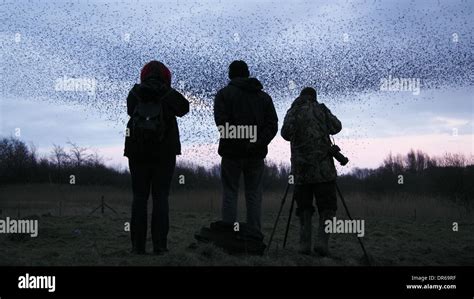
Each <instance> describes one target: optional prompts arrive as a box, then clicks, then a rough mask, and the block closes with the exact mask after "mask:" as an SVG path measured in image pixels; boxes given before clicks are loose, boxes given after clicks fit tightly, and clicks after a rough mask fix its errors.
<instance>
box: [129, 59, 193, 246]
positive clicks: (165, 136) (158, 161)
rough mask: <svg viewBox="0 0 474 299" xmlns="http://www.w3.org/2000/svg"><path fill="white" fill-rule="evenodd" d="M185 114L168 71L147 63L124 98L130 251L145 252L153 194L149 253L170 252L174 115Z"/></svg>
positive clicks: (177, 148) (176, 145)
mask: <svg viewBox="0 0 474 299" xmlns="http://www.w3.org/2000/svg"><path fill="white" fill-rule="evenodd" d="M188 112H189V101H188V100H187V99H186V98H185V97H184V96H183V95H182V94H181V93H179V92H178V91H176V90H175V89H173V88H172V87H171V72H170V70H169V69H168V68H167V67H166V66H165V65H164V64H163V63H162V62H160V61H156V60H153V61H150V62H148V63H147V64H146V65H145V66H144V67H143V68H142V70H141V72H140V84H135V85H134V86H133V88H132V89H131V90H130V92H129V94H128V97H127V113H128V115H129V116H130V120H129V121H128V123H127V129H126V138H125V150H124V156H126V157H128V160H129V167H130V174H131V177H132V191H133V202H132V217H131V223H130V233H131V240H132V252H133V253H136V254H145V253H146V250H145V248H146V236H147V201H148V197H149V194H150V190H151V195H152V199H153V211H152V219H151V235H152V241H153V252H154V253H155V254H163V253H165V252H167V251H168V246H167V239H168V231H169V205H168V195H169V190H170V186H171V179H172V176H173V172H174V169H175V166H176V155H180V154H181V143H180V138H179V129H178V124H177V121H176V117H177V116H178V117H182V116H184V115H185V114H187V113H188Z"/></svg>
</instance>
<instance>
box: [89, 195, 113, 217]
mask: <svg viewBox="0 0 474 299" xmlns="http://www.w3.org/2000/svg"><path fill="white" fill-rule="evenodd" d="M105 208H108V209H109V210H111V211H112V212H114V213H115V214H117V215H118V213H117V211H115V210H114V209H113V208H111V207H110V206H109V205H108V204H107V203H105V200H104V196H103V195H102V197H101V198H100V205H99V206H98V207H97V208H95V209H94V210H93V211H92V212H90V213H89V215H92V214H94V212H95V211H97V210H98V209H100V211H101V214H102V215H104V212H105Z"/></svg>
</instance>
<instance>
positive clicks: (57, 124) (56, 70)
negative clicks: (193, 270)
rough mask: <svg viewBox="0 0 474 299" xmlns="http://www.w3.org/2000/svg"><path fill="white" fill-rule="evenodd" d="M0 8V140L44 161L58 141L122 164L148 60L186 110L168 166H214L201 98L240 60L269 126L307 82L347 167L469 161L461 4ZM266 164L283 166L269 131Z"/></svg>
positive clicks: (468, 38) (284, 156) (468, 42)
mask: <svg viewBox="0 0 474 299" xmlns="http://www.w3.org/2000/svg"><path fill="white" fill-rule="evenodd" d="M0 6H1V11H2V12H1V14H2V20H3V21H2V23H1V24H0V44H1V49H0V51H1V52H0V53H1V56H0V59H1V65H2V68H1V78H0V86H1V90H2V93H1V95H0V135H1V136H15V133H16V132H17V131H18V130H17V128H19V129H20V132H21V134H20V136H19V138H20V139H22V140H24V141H26V142H27V143H34V144H35V145H36V146H37V147H38V149H39V152H40V153H42V154H45V155H46V154H47V153H48V152H49V151H50V148H51V146H52V144H53V143H54V144H62V145H65V143H66V142H67V141H68V140H70V141H73V142H76V143H78V144H79V145H80V146H87V147H91V148H93V149H96V150H98V153H99V154H100V155H102V156H103V157H104V158H105V161H106V162H107V164H108V165H114V166H120V167H125V166H126V165H127V160H126V158H124V157H122V154H123V141H124V138H123V134H122V132H123V130H124V128H125V122H126V120H127V116H126V109H125V103H126V95H127V93H128V90H129V89H130V88H131V87H132V86H133V84H134V83H136V82H137V80H138V75H139V70H140V68H141V67H142V66H143V64H145V63H146V62H147V61H149V60H151V59H157V60H161V61H163V62H164V63H165V64H167V65H168V66H169V68H170V69H171V71H172V74H173V83H172V85H173V86H174V87H175V88H176V89H178V90H180V91H181V92H183V93H184V94H185V95H186V96H187V97H188V98H189V99H190V101H191V112H190V114H188V115H186V116H185V117H183V118H182V119H179V126H180V131H181V136H182V143H183V155H182V156H181V157H180V158H179V160H178V161H191V162H193V163H195V164H198V165H211V164H213V163H218V162H219V156H218V155H217V132H218V131H217V128H216V127H215V125H214V122H213V116H212V101H213V96H214V94H215V93H216V92H217V90H218V89H219V88H221V87H223V86H225V84H226V83H227V77H226V75H227V66H228V64H229V63H230V62H231V61H232V60H234V59H243V60H246V61H247V63H248V64H249V66H250V71H251V75H252V76H255V77H257V78H259V79H260V80H261V81H262V83H263V85H264V89H265V90H266V91H267V92H268V93H269V94H270V95H271V96H272V97H273V100H274V103H275V107H276V109H277V113H278V117H279V127H280V128H281V125H282V122H283V118H284V115H285V113H286V110H287V109H288V108H289V106H290V105H291V102H292V101H293V100H294V99H295V97H296V96H297V94H298V93H299V91H300V90H301V89H302V88H303V87H305V86H314V87H316V89H317V90H318V92H319V101H321V102H324V103H326V105H327V106H328V107H329V108H330V109H331V110H332V112H333V113H334V114H335V115H337V116H338V117H339V119H340V120H341V122H342V124H343V130H342V132H341V133H340V134H338V135H336V136H335V139H336V143H338V144H339V145H340V147H341V148H342V149H343V152H344V153H345V154H346V155H347V156H348V157H349V159H350V163H349V164H348V166H346V167H345V168H346V169H347V170H349V169H351V168H353V167H377V166H379V165H380V164H381V163H382V161H383V159H384V158H385V157H386V156H387V155H388V154H389V153H390V152H392V153H393V154H397V153H400V154H406V153H407V152H408V150H410V149H411V148H413V149H419V150H423V151H424V152H427V153H428V154H430V155H442V154H443V153H445V152H450V153H463V154H465V155H467V156H471V155H473V149H474V135H473V128H474V127H473V120H472V119H473V113H474V106H473V94H474V75H473V69H474V56H473V49H474V47H473V46H474V36H473V32H474V21H473V20H474V17H473V11H474V4H473V2H472V1H462V0H460V1H346V0H344V1H288V3H286V4H285V3H281V1H232V2H230V1H199V2H192V1H168V2H164V1H163V2H159V1H141V0H139V1H132V2H131V4H127V3H126V2H125V1H110V2H109V1H92V0H90V1H70V2H64V1H38V0H33V1H3V2H2V3H1V4H0ZM262 11H265V13H264V14H262ZM71 79H72V80H76V81H74V82H75V83H76V85H75V86H73V87H71V86H68V82H69V83H70V82H71V81H70V80H71ZM68 80H69V81H68ZM396 81H404V82H406V84H404V85H403V88H400V85H397V82H396ZM387 82H388V88H387ZM64 83H66V84H64ZM384 84H385V85H384ZM16 130H17V131H16ZM268 158H269V159H270V160H273V161H276V162H283V163H289V159H290V156H289V144H288V143H287V142H285V141H284V140H282V138H281V137H280V132H278V135H277V137H276V138H275V140H274V141H273V142H272V143H271V145H270V148H269V156H268Z"/></svg>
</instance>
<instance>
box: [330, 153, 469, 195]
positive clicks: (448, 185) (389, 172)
mask: <svg viewBox="0 0 474 299" xmlns="http://www.w3.org/2000/svg"><path fill="white" fill-rule="evenodd" d="M472 164H473V161H472V157H470V158H466V157H465V156H463V155H461V154H450V153H446V154H444V155H443V156H441V157H430V156H428V155H427V154H426V153H423V152H422V151H414V150H411V151H410V152H408V154H407V155H406V156H401V155H396V156H393V155H392V154H389V156H388V157H387V158H386V159H385V160H384V162H383V164H382V165H381V166H380V167H378V168H376V169H367V168H355V169H354V170H353V171H352V172H351V173H350V174H348V175H344V176H341V177H340V178H339V182H340V184H341V185H343V186H344V188H345V189H347V190H354V191H355V190H360V191H362V190H363V191H364V192H366V193H376V194H380V193H389V192H390V193H397V192H399V193H402V192H405V193H414V194H424V195H435V194H436V195H443V196H446V197H449V198H451V199H453V200H458V201H464V202H467V201H469V202H472V201H473V197H474V184H473V182H474V165H472Z"/></svg>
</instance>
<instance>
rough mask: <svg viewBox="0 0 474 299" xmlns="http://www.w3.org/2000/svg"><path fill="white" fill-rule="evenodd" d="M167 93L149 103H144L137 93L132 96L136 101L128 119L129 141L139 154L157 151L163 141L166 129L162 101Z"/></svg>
mask: <svg viewBox="0 0 474 299" xmlns="http://www.w3.org/2000/svg"><path fill="white" fill-rule="evenodd" d="M168 93H169V92H168ZM168 93H166V94H165V95H164V96H162V97H161V98H159V99H153V100H151V101H144V100H143V98H142V97H140V96H139V95H138V94H137V93H135V94H134V95H135V96H136V98H137V99H138V101H137V105H136V106H135V110H134V111H133V114H132V116H131V118H130V139H131V141H132V142H133V143H135V145H136V146H137V148H138V149H139V151H140V153H145V152H147V151H153V150H155V149H157V147H158V146H159V145H160V144H161V142H162V141H163V139H164V136H165V130H166V127H165V122H164V118H163V106H162V101H163V98H164V97H166V96H167V95H168Z"/></svg>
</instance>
